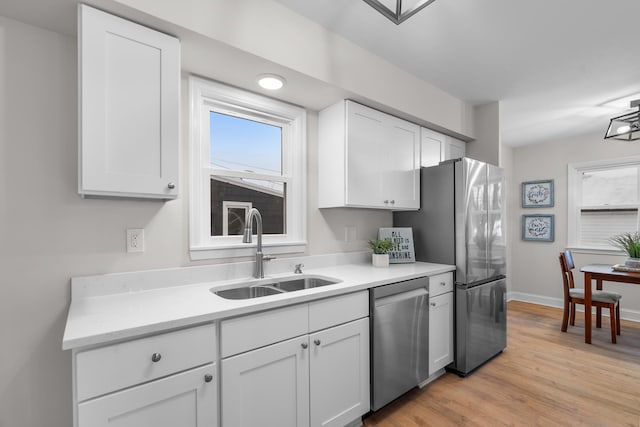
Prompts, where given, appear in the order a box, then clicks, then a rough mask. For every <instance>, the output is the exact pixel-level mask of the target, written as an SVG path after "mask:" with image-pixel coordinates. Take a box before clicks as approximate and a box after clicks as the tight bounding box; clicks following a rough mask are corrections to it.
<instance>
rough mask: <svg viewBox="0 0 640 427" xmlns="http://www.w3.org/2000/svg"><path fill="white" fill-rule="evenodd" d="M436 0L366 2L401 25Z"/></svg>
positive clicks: (367, 0)
mask: <svg viewBox="0 0 640 427" xmlns="http://www.w3.org/2000/svg"><path fill="white" fill-rule="evenodd" d="M434 1H436V0H404V1H403V0H364V2H365V3H367V4H368V5H369V6H371V7H373V8H374V9H375V10H377V11H378V12H380V13H381V14H383V15H384V16H386V17H387V18H389V19H390V20H391V21H392V22H393V23H394V24H396V25H400V24H401V23H402V22H404V21H406V20H407V19H409V18H410V17H412V16H413V15H415V14H416V13H417V12H418V11H420V10H421V9H423V8H425V7H427V6H429V5H430V4H431V3H433V2H434Z"/></svg>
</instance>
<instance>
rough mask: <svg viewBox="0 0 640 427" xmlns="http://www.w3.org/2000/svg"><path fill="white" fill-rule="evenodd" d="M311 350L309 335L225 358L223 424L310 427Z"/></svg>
mask: <svg viewBox="0 0 640 427" xmlns="http://www.w3.org/2000/svg"><path fill="white" fill-rule="evenodd" d="M303 346H305V347H306V349H305V348H303ZM308 347H309V341H308V338H307V336H306V335H305V336H303V337H299V338H293V339H291V340H288V341H284V342H280V343H277V344H272V345H269V346H267V347H263V348H260V349H257V350H252V351H249V352H246V353H242V354H240V355H238V356H234V357H229V358H227V359H224V360H223V361H222V369H221V384H222V389H221V390H222V391H221V394H222V408H221V410H222V425H223V426H236V427H242V426H246V427H252V426H278V427H296V426H298V427H302V426H308V425H309V351H308Z"/></svg>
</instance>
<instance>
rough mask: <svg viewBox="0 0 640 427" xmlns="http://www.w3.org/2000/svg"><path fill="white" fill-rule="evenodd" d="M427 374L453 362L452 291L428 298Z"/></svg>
mask: <svg viewBox="0 0 640 427" xmlns="http://www.w3.org/2000/svg"><path fill="white" fill-rule="evenodd" d="M429 305H430V306H429V375H432V374H433V373H435V372H437V371H438V370H439V369H442V368H444V367H445V366H447V365H448V364H449V363H451V362H453V292H446V293H444V294H441V295H438V296H435V297H430V298H429Z"/></svg>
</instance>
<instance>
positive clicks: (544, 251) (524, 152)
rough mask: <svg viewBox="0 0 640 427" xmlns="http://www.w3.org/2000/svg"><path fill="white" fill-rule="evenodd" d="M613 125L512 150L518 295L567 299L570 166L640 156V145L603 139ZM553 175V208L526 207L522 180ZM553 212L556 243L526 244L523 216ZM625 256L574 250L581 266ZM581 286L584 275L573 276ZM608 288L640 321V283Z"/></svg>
mask: <svg viewBox="0 0 640 427" xmlns="http://www.w3.org/2000/svg"><path fill="white" fill-rule="evenodd" d="M607 125H608V123H602V132H601V133H597V134H590V135H583V136H580V137H574V138H571V139H568V140H560V141H552V142H549V143H545V144H536V145H529V146H524V147H518V148H514V149H513V164H512V179H511V190H512V191H511V195H510V199H511V203H510V206H511V207H512V211H511V212H512V214H511V215H510V221H511V226H510V230H512V236H511V269H512V272H511V278H512V280H511V290H512V291H513V292H515V295H514V296H515V297H516V298H519V299H526V300H530V301H534V302H540V303H544V304H551V305H559V304H560V303H561V301H562V281H561V280H562V278H561V276H560V264H559V263H558V254H559V252H560V251H561V250H563V249H564V248H565V247H566V245H567V164H568V163H575V162H585V161H590V160H602V159H615V158H621V157H625V156H631V155H638V154H640V145H639V144H638V143H629V142H624V141H611V140H607V141H604V140H603V139H602V137H603V135H604V131H605V129H606V126H607ZM539 179H553V180H554V187H555V203H554V204H555V206H554V207H553V208H549V209H522V207H521V201H520V198H521V193H520V185H521V183H522V182H523V181H533V180H539ZM532 213H549V214H554V215H555V241H554V242H551V243H547V242H524V241H522V239H521V215H523V214H532ZM624 258H625V257H624V256H622V255H620V256H612V255H593V254H587V253H580V252H577V251H574V260H575V262H576V268H577V270H578V271H579V270H580V267H581V266H583V265H585V264H591V263H610V264H615V263H620V262H623V261H624ZM574 277H575V278H576V279H577V280H576V281H577V285H578V286H582V284H583V277H582V275H581V274H580V273H579V272H578V273H576V274H575V275H574ZM605 289H609V290H613V291H615V292H619V293H621V294H622V295H623V299H622V303H621V316H622V317H627V318H634V319H636V320H640V287H638V286H630V285H624V284H615V283H607V284H605Z"/></svg>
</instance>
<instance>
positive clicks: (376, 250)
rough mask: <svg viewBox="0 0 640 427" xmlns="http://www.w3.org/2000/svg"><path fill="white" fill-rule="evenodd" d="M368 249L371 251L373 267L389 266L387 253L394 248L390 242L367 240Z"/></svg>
mask: <svg viewBox="0 0 640 427" xmlns="http://www.w3.org/2000/svg"><path fill="white" fill-rule="evenodd" d="M369 247H370V248H371V249H372V250H373V255H372V256H371V260H372V262H373V265H374V266H375V267H388V266H389V251H392V250H394V249H395V248H396V244H395V243H393V242H392V241H391V240H369Z"/></svg>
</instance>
